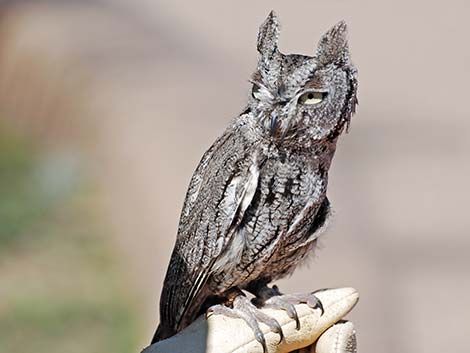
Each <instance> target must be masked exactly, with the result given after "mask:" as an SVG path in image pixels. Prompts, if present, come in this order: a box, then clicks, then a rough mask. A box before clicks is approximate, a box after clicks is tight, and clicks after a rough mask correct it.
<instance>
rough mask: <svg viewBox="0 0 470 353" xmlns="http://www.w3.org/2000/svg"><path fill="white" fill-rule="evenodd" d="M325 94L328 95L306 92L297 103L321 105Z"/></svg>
mask: <svg viewBox="0 0 470 353" xmlns="http://www.w3.org/2000/svg"><path fill="white" fill-rule="evenodd" d="M327 94H328V93H327V92H318V91H313V92H307V93H304V94H302V95H301V96H300V98H299V103H301V104H306V105H314V104H318V103H321V102H322V101H323V99H325V97H326V96H327Z"/></svg>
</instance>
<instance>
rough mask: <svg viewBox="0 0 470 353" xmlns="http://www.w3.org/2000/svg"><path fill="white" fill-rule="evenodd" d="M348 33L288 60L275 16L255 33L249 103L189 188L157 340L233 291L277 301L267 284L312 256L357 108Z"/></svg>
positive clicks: (340, 29) (334, 34) (332, 35)
mask: <svg viewBox="0 0 470 353" xmlns="http://www.w3.org/2000/svg"><path fill="white" fill-rule="evenodd" d="M346 35H347V30H346V24H345V23H344V22H339V23H338V24H337V25H335V26H334V27H333V28H331V29H330V30H329V31H328V32H327V33H325V34H324V35H323V36H322V37H321V40H320V42H319V44H318V47H317V50H316V53H315V55H314V56H305V55H285V54H282V53H281V52H280V51H279V49H278V37H279V23H278V20H277V17H276V16H275V14H274V13H273V12H271V13H270V14H269V16H268V18H267V19H266V21H265V22H264V23H263V24H262V26H261V27H260V31H259V34H258V43H257V47H258V52H259V54H260V56H259V62H258V65H257V68H256V70H255V72H254V74H253V76H252V78H251V83H252V85H253V86H252V93H251V97H250V98H249V101H248V104H247V106H246V108H245V109H244V111H243V113H241V114H240V115H239V116H237V117H236V118H235V119H233V120H232V122H231V123H230V125H229V127H228V128H227V129H226V130H225V132H224V133H223V134H222V136H221V137H219V138H218V139H217V140H216V141H215V142H214V144H213V145H212V146H211V147H210V148H209V150H208V151H207V152H206V153H205V154H204V156H203V157H202V159H201V161H200V163H199V165H198V167H197V169H196V171H195V172H194V175H193V177H192V180H191V183H190V185H189V189H188V192H187V195H186V199H185V203H184V207H183V211H182V213H181V218H180V223H179V229H178V236H177V239H176V244H175V247H174V250H173V254H172V256H171V260H170V264H169V267H168V270H167V274H166V277H165V282H164V287H163V291H162V294H161V299H160V326H159V328H158V329H157V332H156V334H155V337H154V340H153V342H155V341H158V340H161V339H164V338H167V337H170V336H172V335H174V334H175V333H177V332H179V331H180V330H182V329H183V328H185V327H186V326H187V325H189V324H190V323H191V322H193V321H194V320H195V319H196V317H197V316H198V315H200V314H202V313H203V312H204V311H205V310H206V309H207V308H208V307H209V306H211V305H213V304H218V303H225V302H226V301H227V300H228V299H230V297H231V293H234V289H236V290H238V293H239V294H240V290H247V291H250V292H252V293H253V294H254V295H256V296H260V297H263V293H267V292H266V291H267V290H268V292H269V290H271V292H270V293H271V295H273V294H274V295H275V294H279V293H276V290H277V287H273V288H269V287H267V284H268V283H270V282H271V281H274V280H277V279H279V278H282V277H284V276H286V275H288V274H290V273H292V271H293V270H294V269H295V267H296V266H297V265H298V264H299V263H300V262H301V261H303V260H304V259H305V258H306V257H307V255H308V254H309V253H310V252H311V250H312V249H313V248H314V246H315V243H316V240H317V238H318V236H319V235H320V233H321V232H322V230H323V229H324V228H325V225H326V223H327V221H328V217H329V215H330V205H329V201H328V199H327V197H326V189H327V184H328V170H329V168H330V164H331V160H332V158H333V155H334V153H335V149H336V142H337V140H338V137H339V136H340V135H341V133H342V132H343V131H344V130H345V129H347V128H348V126H349V123H350V119H351V116H352V115H353V113H354V111H355V106H356V103H357V99H356V91H357V78H356V75H357V70H356V68H355V67H354V66H353V64H352V63H351V61H350V56H349V49H348V43H347V38H346ZM264 297H265V295H264ZM268 297H269V295H268ZM264 299H265V298H264ZM250 310H251V309H250ZM253 325H254V326H256V324H253ZM271 326H273V325H271ZM274 326H276V325H274ZM254 329H256V327H254ZM255 331H256V330H255ZM261 340H262V339H261ZM261 340H260V342H261Z"/></svg>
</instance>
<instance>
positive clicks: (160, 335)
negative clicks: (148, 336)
mask: <svg viewBox="0 0 470 353" xmlns="http://www.w3.org/2000/svg"><path fill="white" fill-rule="evenodd" d="M175 334H176V332H174V331H173V330H171V329H170V328H168V327H164V326H162V325H161V324H160V325H158V327H157V331H155V334H154V335H153V338H152V342H151V343H150V344H154V343H155V342H158V341H162V340H164V339H165V338H168V337H171V336H173V335H175Z"/></svg>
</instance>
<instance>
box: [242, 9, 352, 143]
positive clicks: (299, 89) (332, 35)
mask: <svg viewBox="0 0 470 353" xmlns="http://www.w3.org/2000/svg"><path fill="white" fill-rule="evenodd" d="M279 30H280V28H279V21H278V19H277V17H276V15H275V14H274V12H271V13H270V14H269V16H268V18H267V19H266V21H265V22H264V23H263V24H262V25H261V27H260V31H259V34H258V51H259V53H260V58H259V62H258V66H257V70H256V71H255V73H254V74H253V77H252V80H251V82H252V84H253V88H252V94H251V98H250V100H249V103H248V107H249V109H250V111H251V112H252V114H253V116H254V118H255V119H256V122H257V125H258V126H259V127H260V128H261V129H262V131H263V133H264V134H268V135H269V136H270V137H271V138H273V139H275V140H278V141H282V142H283V143H285V142H288V141H291V142H293V143H295V144H299V143H300V144H302V145H305V144H306V145H307V146H309V145H311V144H313V143H315V142H316V141H321V140H324V139H335V138H336V137H337V136H339V134H340V133H341V132H342V131H343V129H344V127H345V126H346V128H347V127H348V126H349V122H350V119H351V116H352V115H353V113H354V111H355V106H356V103H357V99H356V91H357V78H356V75H357V70H356V68H355V67H354V66H353V64H352V63H351V61H350V57H349V49H348V42H347V27H346V23H345V22H339V23H338V24H337V25H335V26H334V27H333V28H331V29H330V30H329V31H328V32H326V33H325V34H324V35H323V36H322V37H321V39H320V41H319V43H318V46H317V49H316V53H315V55H314V56H305V55H297V54H291V55H286V54H283V53H281V52H280V51H279V49H278V38H279Z"/></svg>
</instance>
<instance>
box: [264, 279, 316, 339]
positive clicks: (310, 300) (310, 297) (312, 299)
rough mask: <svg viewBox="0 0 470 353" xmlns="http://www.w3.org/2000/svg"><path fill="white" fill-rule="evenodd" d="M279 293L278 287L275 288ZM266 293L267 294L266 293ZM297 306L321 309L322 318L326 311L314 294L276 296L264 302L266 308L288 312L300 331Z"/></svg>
mask: <svg viewBox="0 0 470 353" xmlns="http://www.w3.org/2000/svg"><path fill="white" fill-rule="evenodd" d="M272 289H275V290H276V291H278V289H277V287H276V288H274V286H273V288H272ZM265 293H266V292H265ZM296 304H307V305H308V306H309V307H311V308H312V309H320V311H321V313H320V316H322V315H323V313H324V309H323V304H322V303H321V301H320V300H319V299H318V298H317V297H316V296H315V294H314V293H309V294H286V295H274V296H272V297H270V298H269V299H267V300H264V306H265V307H269V308H273V309H283V310H285V311H286V312H287V315H288V316H289V317H290V318H291V319H294V320H295V325H296V326H295V328H296V329H297V330H300V320H299V316H298V314H297V310H296V309H295V306H294V305H296Z"/></svg>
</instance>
